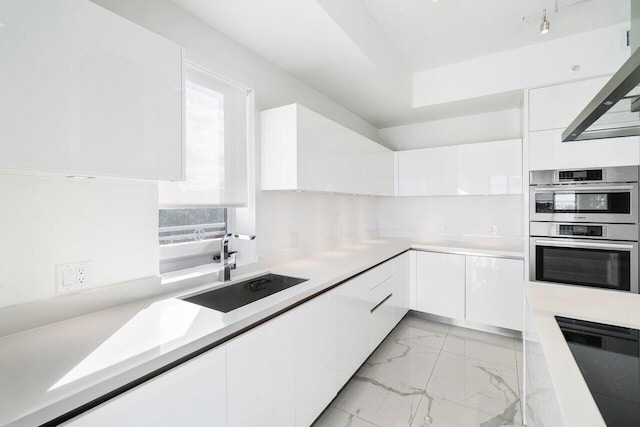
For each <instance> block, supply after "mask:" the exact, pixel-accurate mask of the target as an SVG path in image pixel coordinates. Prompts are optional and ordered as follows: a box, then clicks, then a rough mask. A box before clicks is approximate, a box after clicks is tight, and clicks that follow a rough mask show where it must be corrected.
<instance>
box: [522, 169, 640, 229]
mask: <svg viewBox="0 0 640 427" xmlns="http://www.w3.org/2000/svg"><path fill="white" fill-rule="evenodd" d="M530 180H531V182H530V190H529V191H530V199H529V200H530V220H531V221H571V222H600V223H623V224H637V223H638V167H637V166H623V167H612V168H601V169H571V170H546V171H532V172H531V176H530Z"/></svg>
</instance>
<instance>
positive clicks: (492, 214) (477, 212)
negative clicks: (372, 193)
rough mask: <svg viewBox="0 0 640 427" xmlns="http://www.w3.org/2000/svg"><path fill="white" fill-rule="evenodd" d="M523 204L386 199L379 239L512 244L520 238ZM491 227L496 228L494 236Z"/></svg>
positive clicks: (492, 199) (495, 199) (514, 200)
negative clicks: (393, 238) (393, 237)
mask: <svg viewBox="0 0 640 427" xmlns="http://www.w3.org/2000/svg"><path fill="white" fill-rule="evenodd" d="M522 203H523V196H522V195H505V196H442V197H395V198H391V197H387V198H383V199H381V200H380V205H379V209H380V217H379V226H380V235H381V236H397V237H407V238H411V239H415V240H425V241H434V240H436V241H464V240H467V239H475V241H478V238H480V239H482V240H480V242H483V243H488V242H492V243H500V242H501V243H505V244H514V243H518V242H519V240H520V239H522V235H523V232H522V215H523V208H522ZM492 225H497V226H498V233H497V234H496V235H492V234H491V232H490V226H492Z"/></svg>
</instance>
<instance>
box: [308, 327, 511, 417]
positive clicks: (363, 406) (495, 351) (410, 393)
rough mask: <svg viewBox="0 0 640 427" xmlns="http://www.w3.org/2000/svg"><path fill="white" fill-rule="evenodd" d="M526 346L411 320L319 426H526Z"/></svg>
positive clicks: (375, 355)
mask: <svg viewBox="0 0 640 427" xmlns="http://www.w3.org/2000/svg"><path fill="white" fill-rule="evenodd" d="M521 361H522V347H521V341H520V340H518V339H513V338H509V337H503V336H498V335H493V334H489V333H485V332H479V331H473V330H468V329H465V328H459V327H450V326H448V325H444V324H441V323H437V322H433V321H428V320H424V319H421V318H419V317H415V316H407V317H405V318H404V319H403V320H402V321H401V322H400V324H399V325H398V326H397V327H396V328H395V329H394V330H393V331H392V332H391V334H389V336H388V337H387V338H386V339H385V341H383V343H382V344H381V345H380V346H379V347H378V348H377V349H376V351H375V352H374V353H373V354H372V355H371V356H370V357H369V359H367V361H366V362H365V363H364V364H363V365H362V366H361V367H360V369H359V370H358V372H357V373H356V374H355V375H354V376H353V377H352V378H351V380H350V381H349V382H348V383H347V385H345V387H344V388H343V389H342V390H341V391H340V393H339V394H338V396H337V397H336V398H335V399H334V401H333V403H332V404H331V405H330V406H329V408H328V409H327V410H325V412H324V413H323V414H322V415H321V416H320V418H319V419H318V420H317V421H316V423H315V424H314V426H315V427H329V426H337V427H339V426H343V425H344V426H356V427H366V426H368V427H371V426H374V427H395V426H406V427H416V426H429V427H431V426H440V427H465V426H469V427H499V426H522V424H521V423H522V407H521V401H520V395H521V393H522V378H519V375H522V365H521Z"/></svg>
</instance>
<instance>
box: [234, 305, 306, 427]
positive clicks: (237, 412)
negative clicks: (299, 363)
mask: <svg viewBox="0 0 640 427" xmlns="http://www.w3.org/2000/svg"><path fill="white" fill-rule="evenodd" d="M295 338H296V313H295V312H294V311H289V312H287V313H285V314H282V315H280V316H278V317H276V318H274V319H272V320H270V321H268V322H266V323H264V324H262V325H260V326H257V327H255V328H253V329H251V330H250V331H248V332H245V333H244V334H242V335H240V336H239V337H237V338H234V339H233V340H231V341H229V342H228V343H227V422H228V426H229V427H235V426H264V427H286V426H293V425H295V418H296V408H295V405H296V403H295V398H296V379H295V376H296V369H295V366H296V344H295Z"/></svg>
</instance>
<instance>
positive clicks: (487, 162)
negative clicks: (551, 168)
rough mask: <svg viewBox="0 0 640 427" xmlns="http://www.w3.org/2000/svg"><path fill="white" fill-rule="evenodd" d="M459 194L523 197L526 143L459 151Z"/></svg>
mask: <svg viewBox="0 0 640 427" xmlns="http://www.w3.org/2000/svg"><path fill="white" fill-rule="evenodd" d="M457 190H458V194H461V195H485V194H522V141H521V140H520V139H511V140H505V141H495V142H483V143H480V144H468V145H461V146H459V147H458V189H457Z"/></svg>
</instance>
